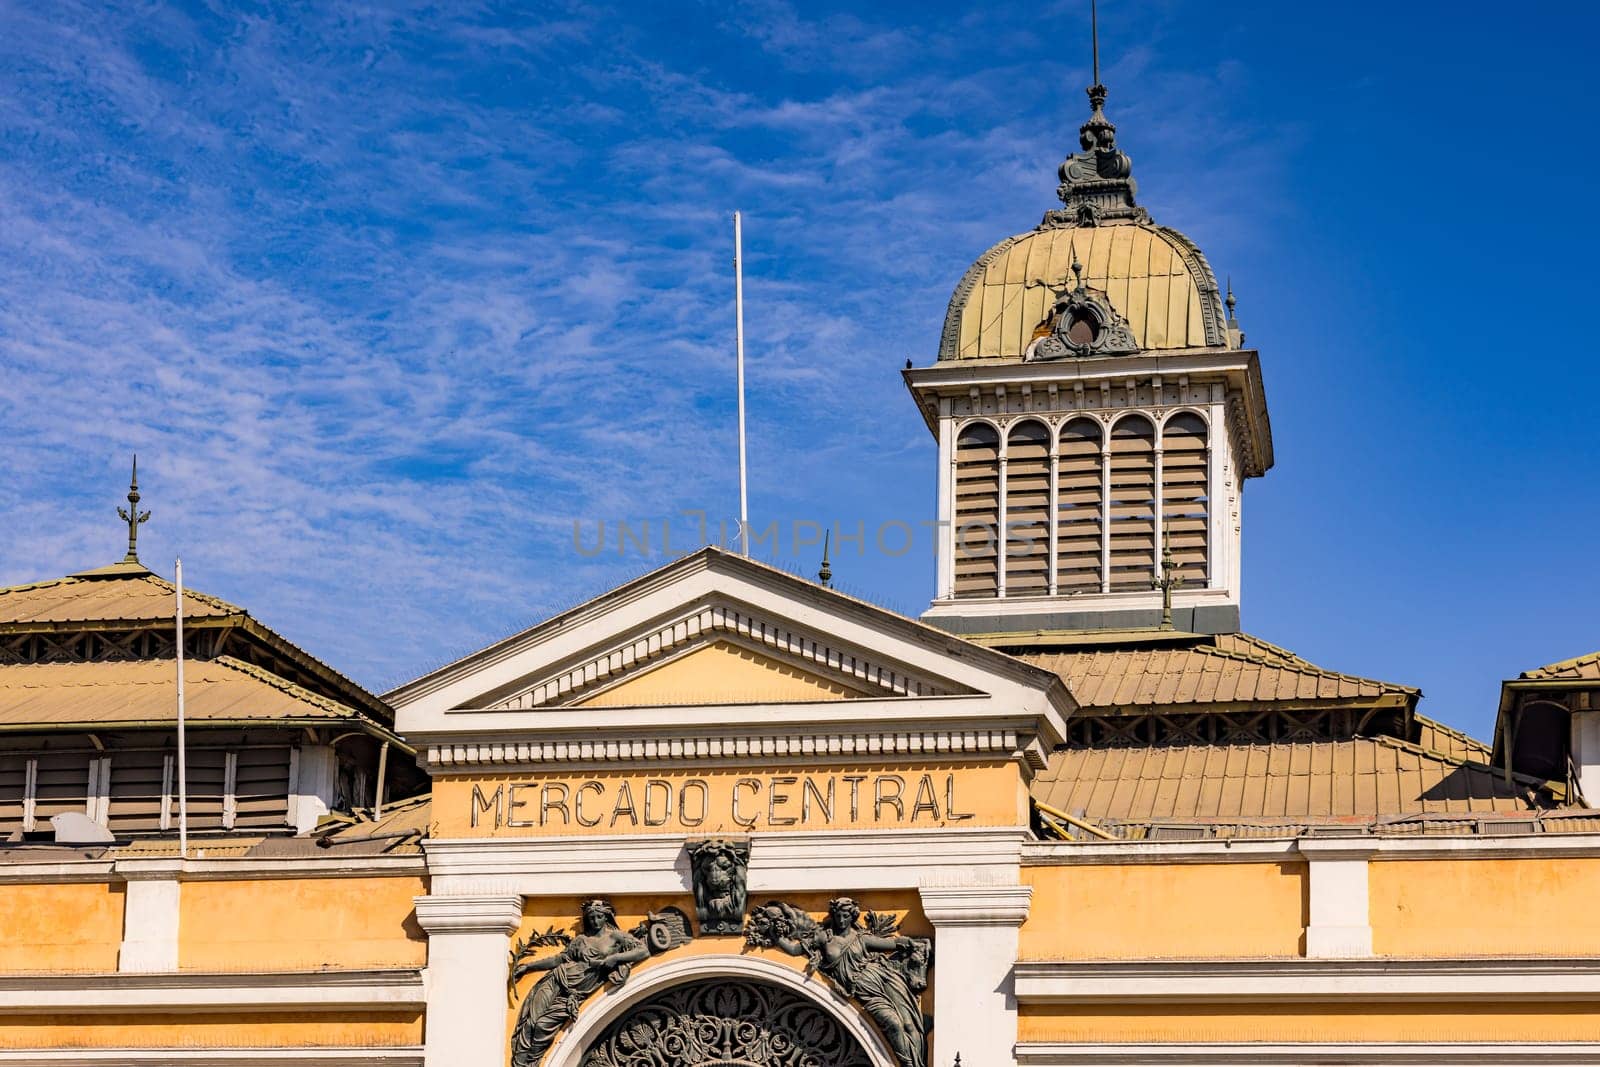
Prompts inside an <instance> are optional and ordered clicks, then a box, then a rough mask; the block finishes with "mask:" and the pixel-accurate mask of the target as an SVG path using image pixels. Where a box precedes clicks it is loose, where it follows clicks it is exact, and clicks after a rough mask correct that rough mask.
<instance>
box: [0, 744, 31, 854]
mask: <svg viewBox="0 0 1600 1067" xmlns="http://www.w3.org/2000/svg"><path fill="white" fill-rule="evenodd" d="M27 782H28V760H27V759H26V758H25V757H23V756H0V835H4V834H8V833H10V832H11V831H13V830H20V829H22V805H23V793H24V792H25V790H26V787H27Z"/></svg>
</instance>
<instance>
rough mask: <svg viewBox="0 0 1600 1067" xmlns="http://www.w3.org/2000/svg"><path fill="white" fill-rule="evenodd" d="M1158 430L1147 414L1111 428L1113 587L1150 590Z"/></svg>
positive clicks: (1116, 589)
mask: <svg viewBox="0 0 1600 1067" xmlns="http://www.w3.org/2000/svg"><path fill="white" fill-rule="evenodd" d="M1155 489H1156V439H1155V426H1154V425H1153V424H1152V423H1151V422H1150V420H1149V419H1147V418H1145V417H1144V416H1142V415H1128V416H1124V417H1123V418H1121V419H1118V420H1117V422H1116V424H1115V425H1114V426H1112V428H1111V501H1110V517H1111V559H1110V564H1111V589H1112V591H1114V592H1115V591H1119V590H1135V589H1142V590H1148V589H1149V588H1150V581H1151V579H1152V578H1153V577H1154V576H1155V563H1156V551H1155V543H1156V516H1155V503H1156V501H1155V496H1156V492H1155Z"/></svg>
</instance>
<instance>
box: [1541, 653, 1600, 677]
mask: <svg viewBox="0 0 1600 1067" xmlns="http://www.w3.org/2000/svg"><path fill="white" fill-rule="evenodd" d="M1522 677H1524V678H1528V679H1535V680H1542V679H1547V678H1548V679H1557V680H1567V679H1571V680H1572V681H1578V682H1600V652H1591V653H1589V654H1588V655H1587V656H1574V657H1573V658H1572V659H1564V660H1562V661H1561V662H1560V663H1550V664H1547V665H1545V666H1543V667H1535V668H1534V669H1533V670H1531V671H1523V672H1522Z"/></svg>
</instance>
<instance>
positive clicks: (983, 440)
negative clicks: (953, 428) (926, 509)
mask: <svg viewBox="0 0 1600 1067" xmlns="http://www.w3.org/2000/svg"><path fill="white" fill-rule="evenodd" d="M955 481H956V500H955V531H954V534H955V595H956V596H958V597H992V596H995V595H997V594H998V592H999V583H998V578H999V572H998V571H997V569H996V560H997V557H998V549H999V537H998V534H997V531H998V528H999V525H1000V516H999V503H1000V435H999V434H998V433H997V432H996V431H995V429H994V427H992V426H989V425H986V424H984V423H974V424H973V425H971V426H968V427H966V428H965V429H964V430H962V431H961V435H960V436H959V437H958V438H957V439H956V471H955Z"/></svg>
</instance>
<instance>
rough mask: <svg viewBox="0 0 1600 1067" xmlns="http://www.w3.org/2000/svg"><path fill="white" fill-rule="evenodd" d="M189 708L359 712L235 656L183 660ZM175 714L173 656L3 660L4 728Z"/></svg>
mask: <svg viewBox="0 0 1600 1067" xmlns="http://www.w3.org/2000/svg"><path fill="white" fill-rule="evenodd" d="M184 713H185V716H186V718H188V719H190V720H191V721H195V722H206V721H212V722H218V721H229V722H231V721H239V720H251V721H254V720H278V719H288V720H303V719H356V718H359V717H360V716H358V714H357V713H356V712H355V711H354V710H353V709H351V708H348V707H345V706H344V705H342V704H339V703H337V702H335V701H332V700H329V699H327V698H325V697H322V696H318V695H317V694H315V693H312V692H310V691H309V690H306V689H303V688H301V687H300V686H298V685H295V684H293V683H292V682H288V681H285V680H284V679H282V678H280V677H278V676H277V675H275V674H273V673H271V672H270V671H265V670H262V669H261V668H259V667H254V666H251V665H250V664H248V663H244V662H242V661H240V660H236V659H233V658H232V657H229V656H222V657H220V658H218V659H213V660H189V661H187V662H186V663H185V664H184ZM176 719H177V674H176V665H175V663H174V662H173V661H172V660H137V661H131V662H111V663H13V664H5V665H0V729H18V728H23V727H25V726H29V725H48V726H52V727H59V726H64V725H78V726H82V727H85V728H91V727H94V726H101V725H109V724H119V723H120V724H127V723H135V722H141V723H144V722H168V721H176Z"/></svg>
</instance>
